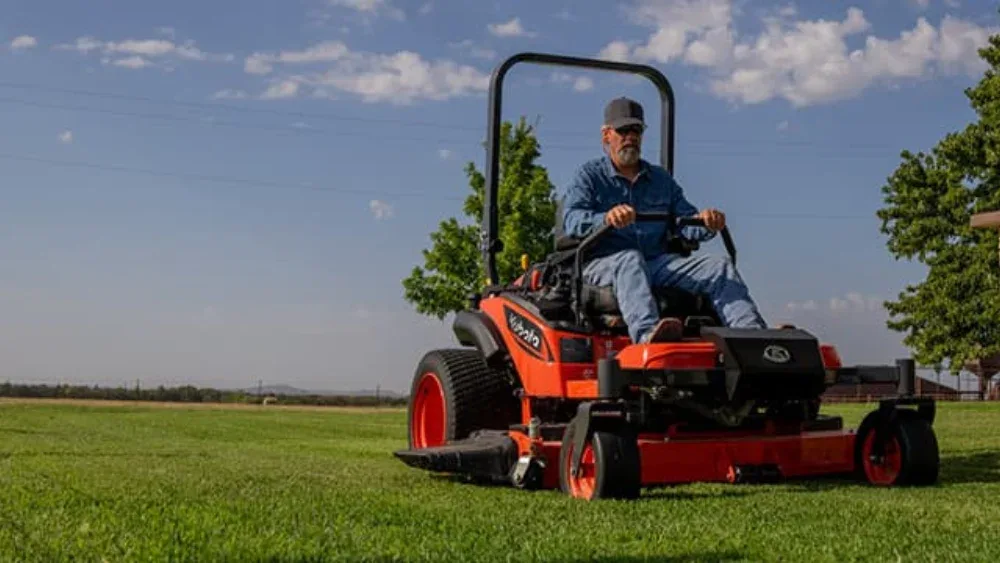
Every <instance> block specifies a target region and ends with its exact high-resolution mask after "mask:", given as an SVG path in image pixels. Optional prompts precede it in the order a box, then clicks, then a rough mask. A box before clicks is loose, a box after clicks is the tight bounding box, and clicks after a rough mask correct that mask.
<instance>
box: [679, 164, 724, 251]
mask: <svg viewBox="0 0 1000 563" xmlns="http://www.w3.org/2000/svg"><path fill="white" fill-rule="evenodd" d="M670 182H671V183H672V184H673V189H674V199H673V210H674V215H676V216H678V217H695V216H697V215H698V208H697V207H695V206H694V205H692V204H691V202H689V201H688V200H687V198H686V197H684V188H682V187H681V185H680V184H678V183H677V181H676V180H674V179H673V178H672V177H671V178H670ZM681 234H682V235H684V237H685V238H689V239H694V240H698V241H701V242H705V241H709V240H712V238H714V237H715V233H714V232H712V231H710V230H709V229H706V228H705V227H684V229H682V230H681Z"/></svg>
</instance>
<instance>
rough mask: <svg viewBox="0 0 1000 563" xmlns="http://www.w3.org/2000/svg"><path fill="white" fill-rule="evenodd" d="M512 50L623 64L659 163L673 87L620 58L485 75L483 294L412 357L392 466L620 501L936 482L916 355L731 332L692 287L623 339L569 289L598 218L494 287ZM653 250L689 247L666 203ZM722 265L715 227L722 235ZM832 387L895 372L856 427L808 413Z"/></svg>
mask: <svg viewBox="0 0 1000 563" xmlns="http://www.w3.org/2000/svg"><path fill="white" fill-rule="evenodd" d="M518 62H532V63H540V64H549V65H551V64H555V65H567V66H572V67H582V68H595V69H603V70H611V71H620V72H629V73H635V74H638V75H641V76H644V77H646V78H648V79H649V80H651V81H652V82H653V83H654V84H655V85H656V86H657V88H658V89H659V92H660V96H661V101H662V103H663V112H662V127H661V134H662V143H661V146H660V160H661V164H662V165H663V166H664V167H665V168H666V169H667V170H668V171H670V172H673V143H674V97H673V91H672V89H671V86H670V83H669V82H668V81H667V79H666V77H664V76H663V75H662V74H661V73H660V72H659V71H657V70H656V69H654V68H652V67H649V66H645V65H635V64H630V63H621V62H611V61H601V60H594V59H584V58H576V57H565V56H557V55H548V54H539V53H522V54H518V55H515V56H513V57H510V58H509V59H507V60H506V61H504V62H503V63H501V65H499V66H498V67H497V68H496V70H495V71H494V73H493V76H492V81H491V85H490V105H489V122H488V127H489V129H488V134H489V138H488V141H489V144H488V146H487V161H486V165H487V169H486V193H485V198H484V200H485V211H484V215H483V222H484V225H483V235H484V236H483V241H482V243H483V257H484V261H485V264H486V271H487V275H488V276H489V281H488V284H489V285H488V286H487V287H486V288H485V289H484V290H483V293H482V294H479V295H473V296H472V297H471V306H470V308H469V309H468V310H463V311H460V312H458V313H457V315H456V316H455V321H454V325H453V329H454V333H455V335H456V337H457V340H458V341H459V343H461V344H462V345H463V346H464V348H457V349H450V350H436V351H432V352H430V353H428V354H427V355H425V356H424V357H423V359H422V360H421V361H420V364H419V366H418V367H417V370H416V373H415V376H414V379H413V385H412V389H411V395H410V402H409V448H408V449H406V450H401V451H397V452H395V455H396V456H397V457H398V458H399V459H401V460H402V461H403V462H405V463H407V464H409V465H411V466H414V467H419V468H423V469H426V470H430V471H433V472H440V473H450V474H459V475H465V476H467V477H469V478H472V479H482V480H487V481H492V482H502V483H510V484H512V485H514V486H517V487H521V488H529V489H535V488H556V487H559V488H561V489H562V490H563V491H564V492H566V493H568V494H570V495H572V496H574V497H581V498H587V499H593V498H635V497H637V496H639V494H640V492H641V490H642V488H644V487H652V486H660V485H670V484H681V483H689V482H696V481H716V482H730V483H737V482H769V481H774V480H778V479H781V478H804V477H817V476H823V475H837V474H852V473H853V474H854V475H856V476H857V477H858V478H859V479H861V480H863V481H867V482H869V483H872V484H875V485H883V486H890V485H928V484H933V483H934V482H936V481H937V477H938V463H939V457H938V445H937V439H936V437H935V435H934V431H933V429H932V424H933V421H934V414H935V403H934V402H933V401H932V400H930V399H928V398H920V397H914V396H913V394H912V389H913V383H914V369H915V368H914V363H913V361H912V360H908V359H903V360H897V362H896V365H894V366H893V365H890V366H867V367H866V366H855V367H846V366H844V365H842V363H841V360H840V358H839V357H838V353H837V351H836V349H835V348H834V347H833V346H830V345H827V344H821V343H820V342H818V340H817V339H816V337H814V336H813V335H812V334H810V333H809V332H807V331H805V330H802V329H799V328H796V327H791V326H782V327H779V328H773V329H770V328H769V329H759V330H758V329H732V328H726V327H724V326H721V325H722V323H721V322H720V320H719V317H718V315H717V314H716V313H715V311H714V310H713V308H712V306H711V304H710V303H709V302H708V300H707V299H706V298H705V297H704V296H701V295H692V294H687V293H685V292H683V291H679V290H677V289H660V290H657V292H658V294H657V299H658V302H659V306H660V314H661V317H675V318H678V319H681V321H682V322H683V326H684V332H683V335H682V336H681V337H680V338H677V339H675V340H672V341H669V342H657V343H650V344H636V343H633V342H632V341H631V339H630V338H629V336H628V332H627V328H626V327H625V326H624V323H623V322H622V317H621V312H620V311H619V309H618V303H617V300H616V298H615V294H614V292H613V290H612V289H611V288H609V287H597V286H590V285H587V284H585V283H584V280H583V277H582V274H581V272H582V268H583V265H584V263H585V262H586V257H587V251H588V249H590V248H592V247H593V245H594V243H595V242H597V241H598V240H599V239H600V238H601V237H602V236H604V235H605V234H607V233H608V230H609V229H610V228H612V227H609V226H604V227H602V228H600V229H598V230H596V231H595V232H593V233H592V234H590V235H589V236H588V237H586V238H585V239H583V240H575V239H567V238H565V237H557V238H556V241H555V249H554V251H553V252H552V253H551V254H550V255H549V256H548V257H546V259H545V260H544V261H542V262H538V263H536V264H533V265H530V267H528V265H526V268H525V272H524V273H523V275H521V276H520V277H519V278H518V279H516V280H513V281H512V282H509V283H507V284H501V283H498V281H499V280H497V268H496V261H495V254H496V253H497V252H498V251H500V250H501V246H500V241H499V240H498V238H497V233H498V227H497V219H498V218H497V185H498V173H499V165H498V160H499V155H498V148H499V131H500V123H499V121H500V115H501V112H500V103H501V90H502V83H503V77H504V75H505V74H506V72H507V71H508V70H509V69H510V68H511V67H512V66H513V65H514V64H516V63H518ZM637 220H640V221H665V222H667V226H668V229H667V232H668V236H667V237H666V240H665V241H664V244H666V245H667V247H668V248H670V249H672V251H675V252H679V253H690V252H692V251H694V250H697V243H696V242H694V241H692V240H689V239H686V238H684V236H683V235H682V233H683V228H684V227H686V226H689V225H699V224H700V223H699V222H698V221H697V220H695V219H692V218H678V217H673V216H671V215H670V214H669V213H641V214H639V216H638V217H637ZM720 235H721V238H722V240H723V242H724V243H725V246H726V249H727V251H728V253H729V256H730V259H732V260H733V261H734V263H735V259H736V251H735V246H734V244H733V240H732V237H731V234H730V232H729V230H728V228H726V229H723V230H722V231H721V232H720ZM842 382H893V383H896V384H897V386H898V390H899V394H898V396H896V397H895V398H891V399H883V400H882V401H881V402H880V405H879V407H878V408H877V409H876V410H874V411H873V412H871V413H869V414H868V415H867V416H866V417H865V418H864V420H863V421H862V423H861V425H860V426H859V427H858V428H857V430H852V429H847V428H844V424H843V420H842V419H841V418H840V417H836V416H827V415H821V414H819V410H820V409H819V406H820V396H821V395H822V394H823V392H824V391H825V390H826V389H827V388H828V387H829V386H831V385H833V384H836V383H842Z"/></svg>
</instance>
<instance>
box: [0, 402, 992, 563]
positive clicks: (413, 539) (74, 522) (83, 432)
mask: <svg viewBox="0 0 1000 563" xmlns="http://www.w3.org/2000/svg"><path fill="white" fill-rule="evenodd" d="M871 408H873V406H859V405H837V406H828V407H825V408H824V410H825V411H827V412H837V413H840V414H843V415H844V416H845V419H846V421H847V422H848V423H849V424H857V423H858V422H859V421H860V419H861V417H862V416H863V415H864V413H865V412H867V411H868V410H870V409H871ZM935 427H936V429H937V431H938V437H939V440H940V443H941V450H942V456H943V466H942V484H941V485H940V486H939V487H934V488H929V489H914V490H904V489H899V490H879V489H873V488H871V487H867V486H864V485H859V484H855V483H853V482H850V481H837V480H824V481H819V482H791V483H783V484H778V485H766V486H756V485H754V486H729V485H721V484H695V485H686V486H681V487H673V488H667V489H658V490H653V491H647V492H646V493H645V494H644V496H643V498H642V499H640V500H639V501H636V502H599V503H584V502H579V501H575V500H573V499H569V498H567V497H565V496H564V495H562V494H561V493H559V492H549V491H545V492H524V491H516V490H513V489H509V488H505V487H482V486H473V485H469V484H465V483H461V482H456V481H455V480H452V479H449V478H445V477H439V476H434V475H429V474H427V473H424V472H421V471H417V470H414V469H411V468H408V467H406V466H405V465H403V464H402V463H400V462H398V461H397V460H396V459H395V458H393V457H392V455H391V452H392V451H393V450H395V449H399V448H401V447H405V443H406V421H405V411H402V410H400V409H393V410H391V411H386V412H378V411H375V412H371V411H367V412H353V411H350V410H343V409H337V410H321V409H317V410H305V409H296V410H291V409H284V408H283V407H276V408H271V407H266V408H257V409H235V408H228V409H227V408H220V409H211V408H205V407H204V406H198V407H196V408H181V407H178V406H176V405H175V406H174V407H172V408H161V407H157V406H153V405H142V404H134V405H123V406H118V405H115V406H111V405H108V406H100V405H93V404H70V403H67V404H52V403H47V404H32V403H30V402H19V403H0V510H2V513H0V558H3V559H5V560H18V561H51V560H66V559H71V558H72V559H77V560H87V561H91V560H92V561H100V560H102V559H107V560H108V561H116V560H163V559H176V560H201V561H206V560H212V561H231V560H241V561H245V560H280V561H290V560H296V561H301V560H316V561H319V560H386V559H389V560H392V559H397V560H437V561H440V560H494V561H506V560H518V561H520V560H546V561H553V560H556V561H558V560H566V561H569V560H609V561H611V560H614V561H632V560H646V559H648V560H720V559H724V560H741V559H744V560H785V561H788V560H796V561H800V560H809V561H820V560H822V561H847V560H893V561H895V560H898V559H900V558H901V559H903V560H936V561H943V560H970V559H971V560H986V559H995V558H996V557H997V556H1000V545H998V540H997V536H996V533H995V530H996V525H997V523H998V522H1000V502H998V501H1000V431H998V430H997V428H998V427H1000V405H990V404H962V405H958V404H944V403H942V404H940V405H939V411H938V419H937V421H936V424H935Z"/></svg>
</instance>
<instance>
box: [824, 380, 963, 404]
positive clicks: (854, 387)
mask: <svg viewBox="0 0 1000 563" xmlns="http://www.w3.org/2000/svg"><path fill="white" fill-rule="evenodd" d="M914 387H915V388H914V390H913V391H914V394H915V395H920V396H934V397H937V398H938V399H940V400H942V401H957V400H960V399H961V394H960V393H959V391H958V389H955V388H953V387H950V386H948V385H945V384H938V383H936V382H934V381H930V380H928V379H927V378H926V377H923V376H920V375H918V376H917V378H916V381H915V382H914ZM897 394H898V391H897V386H896V385H895V384H893V383H864V384H851V383H844V384H839V385H834V386H832V387H830V388H829V389H827V390H826V392H825V393H823V401H824V402H828V403H835V402H848V401H851V402H853V401H874V400H878V399H879V398H882V397H892V396H895V395H897Z"/></svg>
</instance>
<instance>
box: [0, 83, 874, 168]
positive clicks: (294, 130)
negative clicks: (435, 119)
mask: <svg viewBox="0 0 1000 563" xmlns="http://www.w3.org/2000/svg"><path fill="white" fill-rule="evenodd" d="M0 104H16V105H22V106H28V107H37V108H43V109H57V110H65V111H78V112H84V113H98V114H105V115H114V116H119V117H133V118H139V119H152V120H159V121H175V122H188V123H195V124H198V125H203V126H211V127H235V128H243V129H261V130H266V131H272V132H280V133H289V134H303V135H324V134H326V135H345V134H346V135H350V136H352V137H357V138H369V139H375V140H380V141H416V142H426V143H437V144H442V145H447V144H452V145H454V144H459V145H472V144H473V143H474V142H475V141H471V140H462V139H455V138H450V139H446V138H440V137H419V136H416V137H414V136H398V135H382V134H377V133H373V132H370V131H361V132H357V131H350V132H344V131H334V130H326V129H320V128H316V127H308V126H307V127H299V126H295V125H266V124H256V123H240V122H234V121H218V120H214V119H205V118H203V117H185V116H180V115H175V114H163V113H160V114H151V113H142V112H132V111H122V110H115V109H105V108H94V107H89V106H78V105H68V104H52V103H46V102H37V101H33V100H25V99H21V98H5V97H0ZM483 142H484V141H479V144H480V145H481V144H482V143H483ZM706 142H709V143H716V144H724V143H726V142H727V141H725V140H716V141H706ZM540 144H541V148H542V149H543V150H555V151H585V150H592V149H594V148H595V145H594V144H590V145H582V144H581V145H568V144H558V143H556V144H549V143H545V142H541V143H540ZM733 144H741V145H742V144H743V143H733ZM747 144H749V145H760V144H767V143H766V142H758V141H754V142H751V143H747ZM788 146H792V147H795V146H801V147H806V146H808V145H804V144H794V143H790V144H789V145H788ZM679 150H684V151H686V152H689V153H690V154H704V155H713V156H733V157H740V156H745V157H759V156H766V155H769V154H773V153H771V152H768V151H760V150H757V151H755V150H736V151H720V150H698V149H694V150H692V149H686V148H684V147H683V146H682V147H680V148H679ZM810 156H811V157H816V158H833V159H865V158H870V159H874V158H884V157H885V155H884V154H879V153H868V154H865V153H854V154H849V153H835V152H828V153H820V154H813V155H810Z"/></svg>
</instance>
